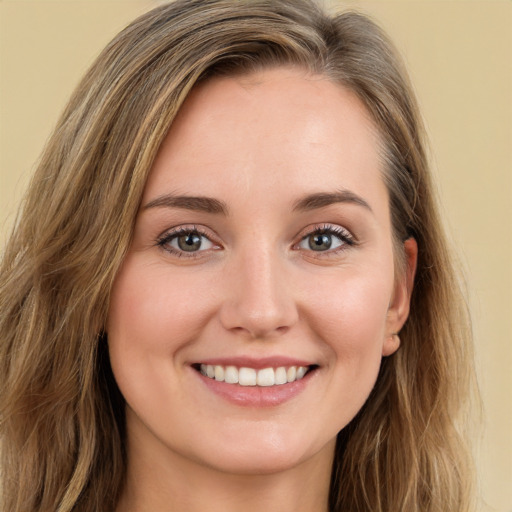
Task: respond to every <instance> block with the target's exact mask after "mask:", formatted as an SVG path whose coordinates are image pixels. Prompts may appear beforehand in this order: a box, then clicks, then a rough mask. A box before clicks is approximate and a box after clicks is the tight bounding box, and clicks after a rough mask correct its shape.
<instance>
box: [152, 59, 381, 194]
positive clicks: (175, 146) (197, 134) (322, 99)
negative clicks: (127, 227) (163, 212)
mask: <svg viewBox="0 0 512 512" xmlns="http://www.w3.org/2000/svg"><path fill="white" fill-rule="evenodd" d="M378 148H379V137H378V133H377V130H376V128H375V126H374V124H373V122H372V120H371V119H370V117H369V114H368V112H367V110H366V109H365V107H364V105H363V104H362V102H361V101H360V100H359V99H358V97H357V96H356V95H355V94H354V93H353V92H351V91H350V90H349V89H347V88H345V87H343V86H341V85H339V84H337V83H334V82H332V81H330V80H329V79H328V78H326V77H324V76H318V75H311V74H309V73H307V72H306V71H303V70H300V69H295V68H277V69H271V70H265V71H260V72H255V73H252V74H250V75H245V76H237V77H217V78H212V79H209V80H208V81H206V82H205V83H202V84H201V85H199V86H197V87H196V88H195V89H194V90H193V91H192V92H191V94H190V95H189V96H188V98H187V99H186V101H185V103H184V104H183V106H182V108H181V109H180V111H179V113H178V115H177V117H176V119H175V121H174V123H173V125H172V127H171V129H170V130H169V133H168V135H167V137H166V139H165V140H164V142H163V144H162V146H161V148H160V151H159V153H158V155H157V159H156V161H155V164H154V166H153V169H152V171H151V173H150V176H149V180H148V183H147V186H146V192H145V197H146V198H148V197H149V196H154V195H156V194H158V193H163V192H169V191H174V190H179V191H186V192H190V191H189V190H188V188H189V187H190V186H193V187H194V192H195V193H197V194H204V195H218V194H222V192H223V188H224V189H225V188H229V187H236V190H237V193H238V194H239V195H241V196H244V197H246V198H253V197H256V194H257V193H258V192H259V191H262V192H265V191H266V192H268V191H269V190H271V189H273V188H280V189H281V196H282V197H283V198H284V195H286V193H288V192H290V193H292V192H293V191H294V187H295V188H297V190H296V192H297V193H303V192H314V191H316V190H315V189H318V191H324V190H325V189H330V188H346V189H356V190H357V191H358V193H361V192H364V191H365V190H366V192H370V189H371V188H372V187H373V188H374V189H376V190H374V191H373V192H377V189H379V191H380V192H382V187H383V183H382V179H381V176H380V174H381V172H380V169H381V159H380V157H379V150H378ZM181 189H186V190H181ZM299 189H304V190H299Z"/></svg>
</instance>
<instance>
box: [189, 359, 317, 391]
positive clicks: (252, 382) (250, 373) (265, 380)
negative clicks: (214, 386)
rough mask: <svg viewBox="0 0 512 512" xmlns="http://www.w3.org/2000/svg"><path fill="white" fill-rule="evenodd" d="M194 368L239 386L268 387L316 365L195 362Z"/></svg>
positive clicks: (294, 379)
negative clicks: (264, 366)
mask: <svg viewBox="0 0 512 512" xmlns="http://www.w3.org/2000/svg"><path fill="white" fill-rule="evenodd" d="M194 368H195V369H196V370H197V371H199V372H200V373H201V374H202V375H204V376H205V377H207V378H209V379H212V380H216V381H218V382H225V383H227V384H236V385H239V386H257V387H270V386H282V385H284V384H289V383H291V382H295V381H297V380H301V379H302V378H304V376H305V375H306V374H308V373H310V372H311V371H313V370H314V369H316V368H317V366H316V365H311V366H279V367H277V368H272V367H269V368H261V369H255V368H248V367H237V366H222V365H212V364H197V365H194Z"/></svg>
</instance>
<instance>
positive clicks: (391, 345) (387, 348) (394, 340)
mask: <svg viewBox="0 0 512 512" xmlns="http://www.w3.org/2000/svg"><path fill="white" fill-rule="evenodd" d="M399 348H400V337H399V336H398V334H397V333H393V334H391V335H390V336H389V337H388V338H387V339H386V341H385V342H384V345H383V347H382V356H383V357H386V356H390V355H391V354H394V353H395V352H396V351H397V350H398V349H399Z"/></svg>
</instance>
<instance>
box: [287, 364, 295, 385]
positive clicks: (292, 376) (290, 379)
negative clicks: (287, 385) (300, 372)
mask: <svg viewBox="0 0 512 512" xmlns="http://www.w3.org/2000/svg"><path fill="white" fill-rule="evenodd" d="M296 376H297V367H296V366H290V368H288V370H286V380H287V381H288V382H293V381H294V380H295V377H296Z"/></svg>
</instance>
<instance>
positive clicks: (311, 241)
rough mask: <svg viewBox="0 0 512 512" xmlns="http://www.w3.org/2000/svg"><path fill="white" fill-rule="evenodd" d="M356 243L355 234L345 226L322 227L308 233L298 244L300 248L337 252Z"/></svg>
mask: <svg viewBox="0 0 512 512" xmlns="http://www.w3.org/2000/svg"><path fill="white" fill-rule="evenodd" d="M347 245H348V246H351V245H355V240H354V238H353V236H352V235H351V234H350V233H349V231H347V230H346V229H344V228H341V227H339V226H337V227H322V228H318V229H315V230H314V231H312V232H310V233H308V234H307V235H306V236H305V237H304V238H302V240H301V241H300V242H299V244H298V248H299V249H305V250H308V251H315V252H328V251H330V252H336V250H340V249H343V248H344V247H345V246H347Z"/></svg>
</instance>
